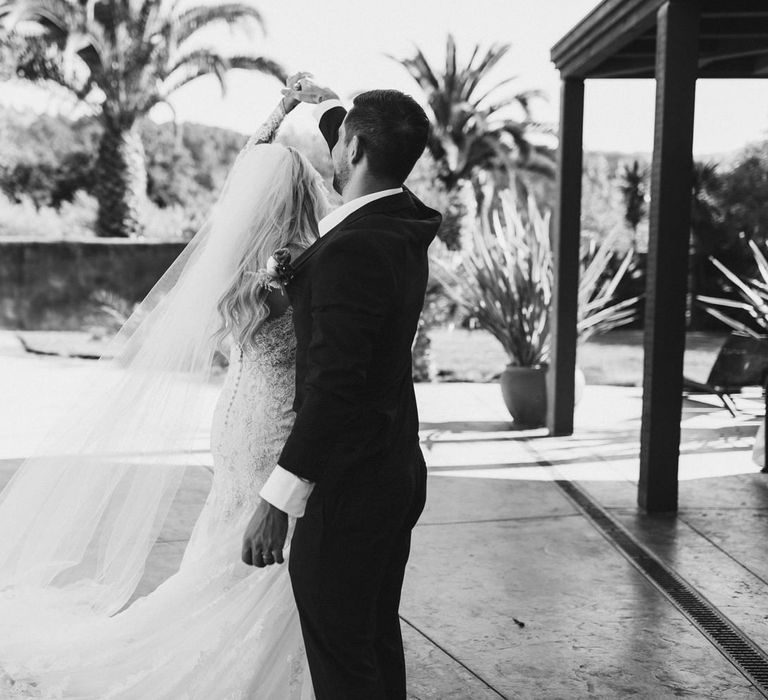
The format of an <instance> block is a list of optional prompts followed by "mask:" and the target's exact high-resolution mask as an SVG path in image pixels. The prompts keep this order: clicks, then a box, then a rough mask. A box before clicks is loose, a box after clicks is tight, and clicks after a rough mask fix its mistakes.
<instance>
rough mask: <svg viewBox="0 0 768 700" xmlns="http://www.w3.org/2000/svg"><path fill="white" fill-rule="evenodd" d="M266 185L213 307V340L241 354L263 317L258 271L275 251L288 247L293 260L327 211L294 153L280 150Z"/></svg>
mask: <svg viewBox="0 0 768 700" xmlns="http://www.w3.org/2000/svg"><path fill="white" fill-rule="evenodd" d="M256 148H259V146H256ZM272 184H273V186H272V187H271V191H270V193H269V196H267V197H265V200H266V201H264V202H262V203H261V209H260V211H259V215H258V216H257V217H256V220H255V221H254V225H253V230H252V232H251V236H250V238H249V241H248V247H247V248H246V250H245V253H244V254H243V256H242V258H241V260H240V263H239V265H238V268H237V271H236V272H235V275H234V279H233V281H232V284H231V285H230V286H229V288H228V289H227V291H226V292H225V293H224V294H223V295H222V296H221V298H220V299H219V302H218V307H217V308H218V311H219V315H220V317H221V326H220V327H219V329H218V331H217V333H216V339H217V341H218V342H219V343H220V342H221V341H222V340H223V339H224V338H225V337H226V336H227V335H229V334H231V335H232V337H233V339H234V341H235V342H236V343H237V344H238V345H239V346H240V347H241V348H242V349H243V350H244V351H247V350H249V349H253V341H254V337H255V336H256V333H257V331H258V330H259V328H260V326H261V324H262V323H263V322H264V321H265V320H266V319H267V318H268V316H269V309H268V307H267V304H266V298H267V294H268V293H269V290H267V289H265V288H264V286H263V285H262V284H261V283H260V281H259V275H258V274H257V273H258V271H259V270H263V269H264V268H265V267H266V265H267V260H268V259H269V257H270V256H271V255H272V254H273V253H274V252H275V251H276V250H279V249H280V248H288V249H289V250H290V251H291V253H292V257H293V259H294V260H295V259H296V256H297V254H298V253H300V252H301V251H302V250H304V249H305V248H307V247H309V246H310V245H311V244H312V243H313V242H314V241H315V240H317V238H318V236H319V231H318V221H319V220H320V219H322V218H323V217H324V216H325V215H326V214H327V213H328V211H329V210H330V204H329V202H328V190H327V189H326V187H325V183H324V182H323V179H322V177H321V175H320V173H318V172H317V170H316V169H315V167H314V166H313V165H312V164H311V163H310V162H309V160H308V159H307V158H306V157H305V156H303V155H302V154H301V153H299V151H297V150H296V149H295V148H290V147H288V148H286V162H285V167H281V168H279V169H278V172H275V174H274V182H273V183H272Z"/></svg>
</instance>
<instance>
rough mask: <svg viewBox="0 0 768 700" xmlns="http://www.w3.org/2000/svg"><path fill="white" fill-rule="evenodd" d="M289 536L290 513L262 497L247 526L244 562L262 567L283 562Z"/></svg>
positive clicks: (244, 542)
mask: <svg viewBox="0 0 768 700" xmlns="http://www.w3.org/2000/svg"><path fill="white" fill-rule="evenodd" d="M287 536H288V514H287V513H284V512H283V511H282V510H279V509H278V508H275V506H273V505H272V504H271V503H267V501H265V500H264V499H262V500H261V501H260V502H259V505H258V506H257V508H256V512H255V513H254V514H253V517H252V518H251V520H250V522H249V523H248V527H246V528H245V535H244V536H243V552H242V558H243V562H244V563H246V564H248V566H257V567H258V568H260V569H261V568H263V567H265V566H270V565H271V564H282V563H283V562H284V561H285V559H284V558H283V547H284V546H285V538H286V537H287Z"/></svg>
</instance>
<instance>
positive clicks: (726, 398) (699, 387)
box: [683, 332, 768, 417]
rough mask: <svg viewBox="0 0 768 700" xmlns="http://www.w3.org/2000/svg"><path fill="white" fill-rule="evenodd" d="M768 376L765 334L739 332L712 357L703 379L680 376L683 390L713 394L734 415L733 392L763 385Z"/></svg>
mask: <svg viewBox="0 0 768 700" xmlns="http://www.w3.org/2000/svg"><path fill="white" fill-rule="evenodd" d="M767 378H768V336H766V337H760V338H754V337H752V336H749V335H744V334H742V333H737V332H733V333H731V334H730V335H729V336H728V337H727V338H726V339H725V342H724V343H723V345H722V347H721V348H720V351H719V352H718V354H717V357H716V358H715V362H714V364H713V365H712V369H711V370H710V372H709V377H708V378H707V381H706V382H703V383H702V382H697V381H695V380H693V379H688V378H687V377H683V391H685V392H686V393H688V394H712V395H714V396H717V397H718V398H719V399H720V401H722V402H723V406H725V408H727V409H728V411H730V413H731V415H732V416H734V417H735V416H736V411H737V409H736V404H735V403H734V402H733V398H732V395H733V394H739V393H741V390H742V389H743V388H744V387H748V386H759V387H763V388H765V384H766V379H767Z"/></svg>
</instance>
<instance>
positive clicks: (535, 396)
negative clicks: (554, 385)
mask: <svg viewBox="0 0 768 700" xmlns="http://www.w3.org/2000/svg"><path fill="white" fill-rule="evenodd" d="M499 383H500V385H501V395H502V396H503V397H504V403H505V404H506V406H507V410H508V411H509V413H510V415H511V416H512V418H513V420H514V421H515V423H516V424H517V425H519V426H524V427H526V428H538V427H540V426H542V425H544V423H545V422H546V419H547V370H546V368H545V367H515V366H513V365H509V366H507V368H506V369H505V370H504V371H503V372H502V373H501V377H500V379H499Z"/></svg>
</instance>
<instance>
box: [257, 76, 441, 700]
mask: <svg viewBox="0 0 768 700" xmlns="http://www.w3.org/2000/svg"><path fill="white" fill-rule="evenodd" d="M289 84H290V85H292V86H293V89H287V90H284V91H283V92H284V95H285V99H286V100H287V101H291V100H294V101H301V102H310V103H315V104H318V108H317V112H316V114H317V116H318V118H319V122H320V131H321V132H322V134H323V136H324V137H325V139H326V141H327V142H328V146H329V148H330V149H331V155H332V158H333V165H334V188H335V189H336V190H337V191H338V192H339V193H340V194H341V196H342V199H343V204H342V206H340V207H339V208H338V209H337V210H336V211H334V212H333V213H332V214H330V215H329V216H327V217H326V218H324V219H323V220H322V221H321V222H320V225H319V228H320V236H321V238H320V239H319V240H318V241H317V242H316V243H315V244H314V245H313V246H311V247H310V248H309V249H308V250H306V251H305V252H304V253H303V254H302V255H301V256H300V257H299V258H298V259H297V260H295V261H294V269H295V277H294V278H293V280H292V281H291V283H290V285H289V286H288V294H289V296H290V300H291V303H292V305H293V309H294V311H293V317H294V326H295V331H296V338H297V343H298V345H297V357H296V398H295V402H294V409H295V411H296V414H297V415H296V422H295V424H294V426H293V430H292V432H291V434H290V436H289V437H288V440H287V442H286V444H285V447H284V448H283V451H282V454H281V455H280V459H279V466H277V467H276V469H275V471H274V472H273V473H272V475H271V476H270V478H269V480H268V481H267V483H266V484H265V486H264V488H263V489H262V491H261V493H260V495H261V497H262V499H263V500H262V502H261V504H260V505H259V508H258V509H257V511H256V513H255V514H254V517H253V519H252V520H251V523H250V524H249V526H248V529H247V531H246V535H245V539H244V548H243V559H244V561H245V562H246V563H249V564H253V565H255V566H265V565H270V564H273V563H276V562H277V563H281V562H282V561H283V552H282V549H283V545H284V543H285V534H286V530H287V516H288V515H293V516H295V517H297V518H298V521H297V523H296V530H295V533H294V536H293V540H292V544H291V556H290V563H289V569H290V575H291V581H292V584H293V589H294V593H295V598H296V603H297V606H298V610H299V616H300V620H301V625H302V632H303V635H304V640H305V646H306V651H307V658H308V661H309V666H310V671H311V674H312V683H313V686H314V689H315V694H316V696H317V698H318V700H345V699H349V700H405V697H406V689H405V662H404V659H403V646H402V637H401V634H400V621H399V617H398V608H399V605H400V593H401V589H402V584H403V576H404V574H405V566H406V563H407V561H408V554H409V550H410V542H411V530H412V529H413V527H414V525H415V524H416V521H417V519H418V517H419V515H420V514H421V511H422V509H423V507H424V501H425V497H426V467H425V464H424V458H423V456H422V454H421V450H420V448H419V437H418V427H419V422H418V415H417V410H416V400H415V396H414V390H413V382H412V379H411V345H412V342H413V338H414V334H415V332H416V326H417V324H418V320H419V314H420V312H421V308H422V304H423V302H424V293H425V290H426V285H427V277H428V266H427V248H428V246H429V244H430V243H431V241H432V240H433V238H434V237H435V234H436V232H437V229H438V227H439V225H440V219H441V217H440V214H438V213H437V212H436V211H434V210H432V209H429V208H428V207H426V206H425V205H424V204H422V203H421V202H420V201H419V200H418V199H416V197H414V196H413V194H411V193H410V192H409V191H408V190H407V189H405V188H404V187H403V182H404V181H405V179H406V178H407V177H408V175H409V173H410V172H411V169H412V168H413V166H414V164H415V163H416V161H417V160H418V158H419V156H421V154H422V152H423V151H424V147H425V145H426V142H427V135H428V132H429V121H428V119H427V116H426V115H425V113H424V110H422V108H421V107H420V106H419V105H418V104H417V103H416V102H415V101H414V100H413V99H412V98H411V97H409V96H407V95H404V94H402V93H400V92H397V91H394V90H373V91H370V92H366V93H363V94H361V95H359V96H358V97H356V98H355V100H354V103H353V107H352V108H351V110H350V111H349V112H347V111H346V110H345V109H344V107H342V106H341V102H339V100H338V98H337V96H336V94H335V93H333V92H331V91H330V90H328V89H327V88H322V87H320V86H318V85H316V84H315V83H313V82H312V81H311V80H310V79H309V78H307V77H305V76H303V75H302V76H301V79H300V80H299V81H297V82H296V84H294V83H289Z"/></svg>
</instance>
